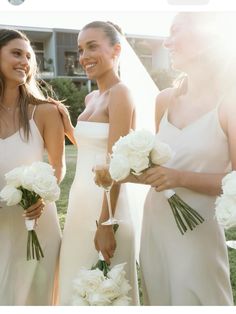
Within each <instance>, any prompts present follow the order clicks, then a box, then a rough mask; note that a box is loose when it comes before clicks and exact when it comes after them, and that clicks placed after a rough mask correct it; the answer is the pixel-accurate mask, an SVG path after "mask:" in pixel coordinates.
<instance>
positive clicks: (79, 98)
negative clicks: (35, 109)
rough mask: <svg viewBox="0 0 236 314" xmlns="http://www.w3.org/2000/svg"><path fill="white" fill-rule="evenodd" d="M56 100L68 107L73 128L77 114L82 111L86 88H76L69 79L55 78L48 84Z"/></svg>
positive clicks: (86, 92)
mask: <svg viewBox="0 0 236 314" xmlns="http://www.w3.org/2000/svg"><path fill="white" fill-rule="evenodd" d="M49 84H50V85H51V87H52V90H53V92H54V93H55V95H56V98H57V99H58V100H60V101H63V103H64V104H65V105H66V106H68V110H69V112H70V116H71V121H72V124H73V125H74V126H75V125H76V122H77V118H78V116H79V114H80V113H81V112H82V111H83V110H84V99H85V96H86V95H87V94H88V89H87V87H82V88H81V89H78V87H77V86H76V85H75V84H74V83H73V81H72V80H71V79H69V78H55V79H53V80H51V81H50V82H49Z"/></svg>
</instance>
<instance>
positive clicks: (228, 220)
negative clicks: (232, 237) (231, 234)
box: [215, 195, 236, 229]
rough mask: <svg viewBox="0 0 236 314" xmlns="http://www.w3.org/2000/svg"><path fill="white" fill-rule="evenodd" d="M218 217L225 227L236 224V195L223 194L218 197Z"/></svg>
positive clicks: (216, 213)
mask: <svg viewBox="0 0 236 314" xmlns="http://www.w3.org/2000/svg"><path fill="white" fill-rule="evenodd" d="M215 210H216V212H215V215H216V218H217V221H218V222H219V224H220V225H222V226H223V227H224V228H225V229H229V228H231V227H234V226H236V196H235V197H232V196H227V195H222V196H221V197H218V198H217V199H216V208H215Z"/></svg>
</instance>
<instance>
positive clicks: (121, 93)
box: [99, 86, 134, 222]
mask: <svg viewBox="0 0 236 314" xmlns="http://www.w3.org/2000/svg"><path fill="white" fill-rule="evenodd" d="M108 114H109V136H108V152H109V153H111V152H112V146H113V145H114V143H115V142H116V141H117V140H118V139H119V138H120V137H121V136H125V135H127V134H128V133H129V132H130V130H131V128H132V121H133V116H134V106H133V103H132V99H131V98H130V95H129V92H128V90H127V89H126V87H124V86H119V88H117V89H115V90H112V91H111V92H110V97H109V105H108ZM119 190H120V185H119V184H116V185H114V186H113V188H112V190H111V205H112V209H113V213H114V212H115V207H116V203H117V199H118V195H119ZM102 208H103V209H102V212H101V216H100V219H99V222H102V221H105V220H107V219H108V210H107V202H106V200H105V199H104V202H103V206H102Z"/></svg>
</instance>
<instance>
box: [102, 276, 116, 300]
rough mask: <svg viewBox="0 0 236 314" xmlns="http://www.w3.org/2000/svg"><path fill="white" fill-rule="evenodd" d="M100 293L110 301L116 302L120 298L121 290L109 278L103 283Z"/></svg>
mask: <svg viewBox="0 0 236 314" xmlns="http://www.w3.org/2000/svg"><path fill="white" fill-rule="evenodd" d="M100 292H101V293H102V295H103V296H104V297H105V298H107V299H109V300H114V299H116V298H118V297H119V296H120V290H119V287H118V285H117V284H116V282H115V281H114V280H113V279H109V278H108V279H106V280H104V281H103V282H102V283H101V285H100Z"/></svg>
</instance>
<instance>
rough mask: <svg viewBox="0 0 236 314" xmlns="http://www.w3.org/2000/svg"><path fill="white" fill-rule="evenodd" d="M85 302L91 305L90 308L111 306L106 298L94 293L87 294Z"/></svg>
mask: <svg viewBox="0 0 236 314" xmlns="http://www.w3.org/2000/svg"><path fill="white" fill-rule="evenodd" d="M87 300H88V303H89V305H92V306H104V305H110V304H111V301H110V300H109V299H108V298H107V297H106V296H104V295H103V294H102V293H99V292H96V291H94V292H93V293H91V294H89V295H88V297H87Z"/></svg>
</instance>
